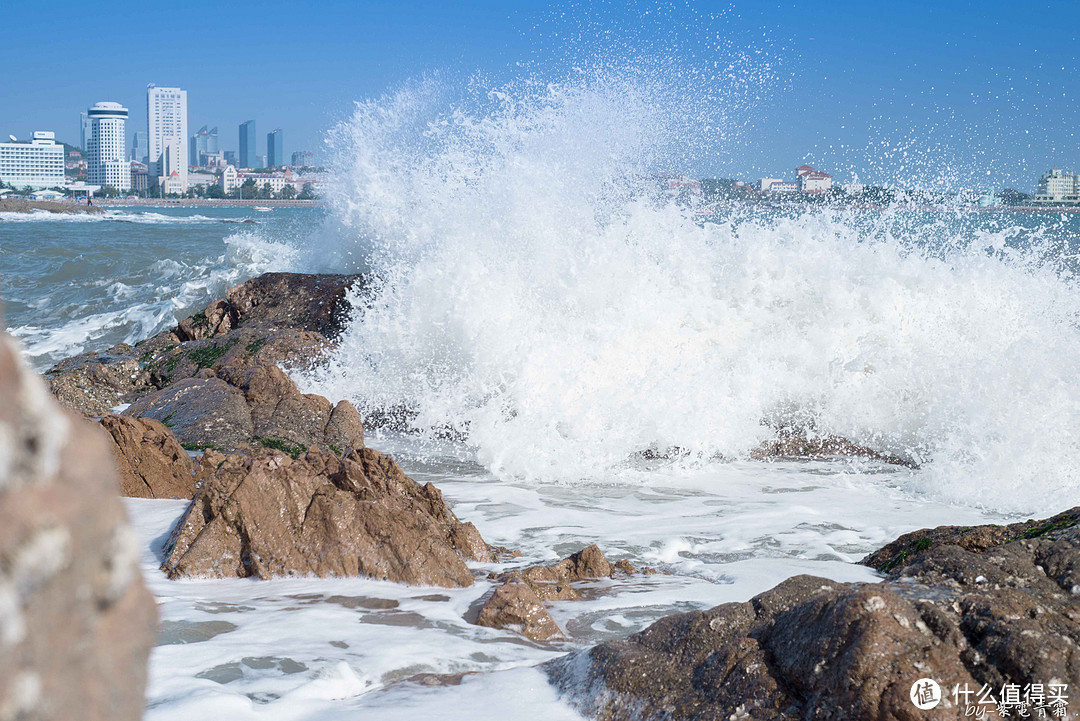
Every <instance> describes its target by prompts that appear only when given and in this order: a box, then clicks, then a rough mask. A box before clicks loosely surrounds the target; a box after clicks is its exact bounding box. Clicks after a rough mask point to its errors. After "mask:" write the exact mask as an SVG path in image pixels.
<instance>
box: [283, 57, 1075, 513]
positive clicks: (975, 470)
mask: <svg viewBox="0 0 1080 721" xmlns="http://www.w3.org/2000/svg"><path fill="white" fill-rule="evenodd" d="M442 90H443V89H442V88H439V87H431V86H430V83H428V84H424V83H421V84H418V85H414V86H411V87H408V88H405V89H403V90H402V91H401V92H398V93H396V94H392V95H388V96H386V97H384V98H381V99H379V100H377V101H371V102H368V103H362V104H359V105H358V108H357V111H356V113H355V116H354V117H353V118H352V119H351V120H350V121H349V122H347V123H344V124H343V125H341V126H340V127H339V128H337V129H336V131H335V132H334V133H333V134H332V136H331V140H332V145H333V147H334V148H335V149H336V150H337V152H338V153H339V157H338V175H337V181H336V183H335V184H334V185H333V188H332V194H331V203H332V208H333V210H334V214H335V217H336V218H337V221H338V224H339V226H340V229H339V232H338V233H337V235H336V237H334V238H331V239H326V240H325V241H324V242H325V245H324V246H323V247H322V248H320V252H323V253H326V254H331V255H332V254H338V255H347V254H355V255H360V256H362V257H363V258H364V262H365V263H366V264H367V266H369V267H370V269H371V271H372V273H373V277H374V278H375V279H376V281H375V282H374V283H373V284H372V286H371V287H370V288H369V290H368V291H367V292H366V293H365V295H363V296H362V297H357V298H356V299H355V301H356V303H355V304H356V307H357V309H358V310H357V311H356V314H355V318H354V320H353V322H352V323H351V324H350V326H349V328H348V329H347V331H346V333H345V334H344V337H343V339H342V342H341V345H340V347H339V349H338V350H337V352H336V355H335V356H334V358H333V359H332V361H331V362H330V363H328V364H327V365H326V366H324V367H321V368H319V369H317V370H316V371H313V372H311V373H309V374H307V375H306V376H305V377H304V378H303V382H304V383H305V385H306V386H307V387H308V388H310V389H312V390H317V391H318V392H321V393H323V394H326V395H330V396H334V397H349V398H351V399H352V400H353V401H354V402H356V403H357V404H358V405H359V406H360V407H361V408H362V409H363V410H364V411H365V412H366V413H368V414H370V415H376V414H385V413H386V412H390V411H394V410H395V409H402V408H404V409H407V410H408V413H409V418H410V423H411V424H412V425H413V426H414V428H415V429H417V430H419V431H431V429H439V430H445V429H451V430H453V431H454V432H457V433H460V434H461V435H462V436H463V437H464V438H465V439H466V440H467V442H468V443H469V444H470V445H472V446H473V447H474V448H475V449H476V454H477V457H478V459H479V460H480V461H481V462H482V463H483V464H485V465H486V466H487V467H489V468H490V469H491V470H492V471H494V472H495V473H498V474H500V475H503V476H512V477H516V478H540V479H561V480H574V479H579V478H597V477H603V476H605V475H608V474H611V473H613V472H614V471H615V469H617V468H619V467H620V464H624V463H625V462H626V460H627V458H628V457H631V456H633V455H634V454H636V453H638V452H640V451H642V450H646V449H666V448H671V447H677V448H679V449H681V451H682V453H683V456H682V457H683V458H691V459H697V460H699V461H701V460H704V461H708V460H709V459H714V458H717V457H723V458H740V457H746V456H747V455H748V454H749V453H750V452H751V451H752V450H753V449H754V448H756V447H757V446H758V445H759V444H761V443H762V442H763V441H765V440H767V439H769V438H771V437H773V436H774V435H775V434H776V432H777V429H778V428H791V427H796V428H800V429H803V430H806V431H807V432H809V433H815V434H835V435H839V436H843V437H846V438H848V439H850V440H852V441H854V442H856V443H859V444H862V445H866V446H869V447H871V448H873V449H876V450H878V451H881V452H883V453H889V454H893V455H899V456H902V457H905V458H907V459H909V460H911V461H913V462H915V463H917V464H919V465H920V466H921V469H920V470H919V471H918V472H916V473H912V474H911V477H910V479H909V480H908V481H906V482H907V483H909V484H910V485H911V487H913V488H915V489H916V490H918V491H920V492H924V493H927V494H929V495H933V496H935V497H937V498H943V499H946V500H949V501H955V502H958V503H963V504H966V505H985V506H987V507H992V508H996V509H1013V510H1020V509H1031V508H1035V507H1039V506H1044V507H1046V506H1052V507H1060V506H1062V505H1063V504H1069V505H1072V504H1076V503H1080V442H1078V441H1077V439H1076V435H1075V433H1074V432H1073V430H1072V429H1073V428H1074V427H1075V426H1076V425H1077V423H1078V422H1080V385H1078V384H1077V383H1076V380H1075V379H1076V376H1077V371H1078V367H1077V366H1078V362H1077V360H1076V359H1078V358H1080V329H1078V326H1077V309H1078V308H1080V287H1078V285H1077V282H1076V279H1075V276H1074V274H1073V270H1072V267H1071V262H1072V261H1071V256H1070V253H1069V251H1068V248H1067V247H1066V246H1065V244H1064V242H1063V241H1062V240H1061V238H1064V237H1065V236H1067V235H1068V233H1065V232H1063V231H1062V228H1061V227H1060V225H1059V226H1055V225H1054V224H1053V223H1060V222H1066V221H1056V220H1055V221H1052V222H1051V221H1045V222H1047V223H1048V225H1046V226H1045V227H1044V226H1031V225H1030V224H1027V225H1025V224H1024V222H1020V221H1017V224H1016V225H1015V226H1010V225H1009V224H1008V223H1009V222H1012V221H1004V220H1003V221H1000V222H999V223H998V225H996V226H988V225H986V224H985V223H984V224H983V225H978V223H979V222H982V221H981V220H980V219H974V220H972V219H970V218H968V216H966V215H961V214H955V215H942V214H939V215H934V214H920V213H911V212H903V211H899V210H894V211H890V212H885V213H880V214H877V213H868V212H856V211H839V210H817V211H808V212H794V211H789V212H784V213H779V212H772V213H755V212H751V211H732V212H731V213H729V214H728V215H726V216H724V217H723V218H720V219H717V222H708V223H703V222H701V221H700V220H697V219H695V217H694V214H693V213H691V212H688V210H687V209H686V208H684V207H681V206H679V205H678V204H677V203H674V202H667V201H666V198H665V196H664V195H663V193H659V194H658V193H657V192H655V190H656V188H657V180H656V174H657V173H658V172H659V171H661V170H664V169H666V168H664V167H663V163H664V162H665V158H666V157H669V156H665V155H664V154H663V153H660V152H657V151H658V149H660V148H662V146H663V145H665V144H670V141H671V139H672V136H671V135H670V134H668V133H669V124H668V122H667V120H668V118H670V117H671V116H672V114H673V113H674V111H675V110H677V108H673V106H672V105H671V103H670V102H667V100H666V99H665V98H660V99H659V100H658V94H657V92H656V90H655V89H654V88H651V87H650V86H649V85H648V83H643V82H640V80H639V79H637V78H633V77H617V78H611V77H604V78H588V79H581V80H578V81H572V82H569V83H567V84H563V85H546V86H544V87H542V88H536V87H527V88H525V89H524V90H521V89H520V88H518V89H517V91H518V92H517V94H515V91H514V90H507V89H505V88H501V89H499V90H497V91H492V92H491V93H490V94H489V97H490V99H491V102H490V103H489V104H488V105H487V106H486V107H482V108H480V109H476V107H475V106H474V107H472V108H470V107H465V106H463V105H453V104H450V105H447V104H445V98H444V97H443V95H442ZM661 100H662V102H661ZM1070 222H1071V221H1070Z"/></svg>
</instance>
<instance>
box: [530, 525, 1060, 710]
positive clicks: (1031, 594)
mask: <svg viewBox="0 0 1080 721" xmlns="http://www.w3.org/2000/svg"><path fill="white" fill-rule="evenodd" d="M1078 513H1080V509H1074V510H1073V511H1071V512H1069V513H1068V514H1062V515H1061V516H1056V517H1054V519H1048V520H1047V521H1042V522H1028V523H1027V524H1019V525H1021V526H1023V527H1024V528H1026V530H1025V531H1023V532H1022V533H1020V535H1019V536H1012V537H1009V536H1008V535H995V534H999V533H1000V530H994V529H995V528H997V529H1000V528H1010V527H988V528H986V529H985V530H984V531H975V529H966V530H965V531H962V532H961V531H958V530H957V529H951V528H946V529H934V531H928V532H923V534H924V535H922V536H917V537H916V538H934V539H936V540H935V541H934V542H933V543H931V544H930V545H929V546H927V545H926V544H919V545H920V546H925V547H922V548H920V550H919V552H918V554H917V555H915V556H914V557H912V556H910V554H909V557H907V558H905V559H904V561H903V562H902V563H893V560H894V559H895V557H896V554H898V553H899V551H895V550H894V551H893V552H891V553H890V554H885V555H884V556H882V557H880V558H879V559H878V560H883V559H888V560H887V561H886V563H891V564H892V569H893V570H892V571H891V572H890V573H889V575H888V576H887V577H886V578H885V580H884V581H883V582H882V583H880V584H843V583H835V582H833V581H829V580H827V579H823V578H815V577H812V576H797V577H795V578H791V579H788V580H787V581H785V582H783V583H781V584H780V585H778V586H777V587H775V588H773V589H772V590H770V591H767V592H765V593H763V594H761V595H759V596H756V597H754V598H753V599H751V600H750V601H748V602H746V603H729V604H724V605H722V606H717V607H716V608H713V609H711V610H708V611H696V612H692V613H684V614H677V615H673V616H668V617H666V618H663V619H661V620H660V621H657V622H656V623H655V624H653V625H652V626H650V627H649V628H647V629H646V630H644V631H642V632H640V633H637V634H634V635H633V636H630V637H629V638H627V639H624V640H620V641H612V642H607V643H603V644H600V645H599V646H596V647H594V648H592V649H588V650H584V651H580V652H576V653H574V654H571V655H569V656H567V657H563V658H561V659H557V660H555V661H553V662H550V663H549V664H547V665H546V670H547V672H548V674H549V676H550V678H551V680H552V682H553V683H554V684H555V685H556V686H557V687H558V688H560V689H561V690H562V691H563V692H564V694H565V695H566V696H567V698H568V699H569V700H570V701H571V703H573V704H574V705H575V706H576V707H577V708H578V709H579V710H581V711H582V712H583V713H584V714H586V715H587V716H589V717H592V718H600V719H614V718H626V717H630V716H633V717H634V718H640V719H646V720H648V719H670V720H671V721H679V720H680V719H727V718H738V719H805V718H821V719H854V718H866V719H871V718H872V719H928V718H929V719H955V718H959V717H964V716H966V715H968V713H969V711H968V706H969V705H971V706H972V707H973V709H974V710H976V711H977V710H978V709H977V707H978V699H977V698H973V697H968V696H964V692H965V691H967V690H970V691H972V692H973V694H972V696H974V697H977V695H978V692H979V691H980V689H982V687H983V685H984V684H985V685H988V686H990V687H991V689H992V690H993V693H994V695H995V698H996V697H997V695H998V694H999V691H1000V689H1001V688H1002V687H1003V685H1005V684H1016V685H1018V687H1019V688H1021V689H1023V688H1025V686H1026V685H1027V684H1044V687H1045V688H1049V684H1052V683H1058V684H1068V685H1069V686H1071V687H1074V688H1075V687H1076V685H1077V684H1080V528H1078V527H1077V526H1076V525H1075V523H1076V519H1077V514H1078ZM973 531H974V532H973ZM1025 533H1026V534H1027V537H1026V538H1025V537H1024V534H1025ZM960 537H965V538H969V539H972V538H980V539H982V540H980V541H979V542H977V543H971V544H969V547H968V548H965V547H963V546H961V545H957V544H955V543H950V542H949V541H950V540H956V539H957V538H960ZM995 538H996V539H1005V542H1000V541H999V542H997V543H995V540H994V539H995ZM939 541H940V542H939ZM901 542H903V543H902V544H901V545H900V546H896V545H894V544H890V545H894V549H895V548H897V547H906V544H908V543H910V541H908V540H904V539H901V541H898V544H900V543H901ZM987 543H989V544H990V545H987ZM873 559H874V556H871V557H870V559H868V560H869V561H871V562H873ZM923 678H931V679H933V680H934V681H936V682H937V684H939V686H940V688H941V690H942V695H941V699H940V702H939V704H938V705H937V706H936V707H935V708H932V709H927V710H920V709H918V708H916V707H915V706H914V704H913V703H912V701H911V700H910V694H911V692H912V689H913V686H914V685H915V683H916V682H918V681H919V680H920V679H923ZM954 689H956V690H957V692H958V693H957V694H956V695H955V696H954V693H953V692H954ZM957 701H959V703H957ZM983 710H984V711H985V710H986V708H985V707H984V709H983ZM1011 712H1012V713H1013V714H1014V715H1016V713H1017V712H1016V709H1015V708H1013V709H1011ZM1029 712H1030V714H1031V717H1035V713H1036V712H1035V711H1032V710H1030V709H1029ZM1051 712H1052V710H1048V711H1047V715H1048V716H1049V715H1050V714H1051ZM990 713H996V710H990Z"/></svg>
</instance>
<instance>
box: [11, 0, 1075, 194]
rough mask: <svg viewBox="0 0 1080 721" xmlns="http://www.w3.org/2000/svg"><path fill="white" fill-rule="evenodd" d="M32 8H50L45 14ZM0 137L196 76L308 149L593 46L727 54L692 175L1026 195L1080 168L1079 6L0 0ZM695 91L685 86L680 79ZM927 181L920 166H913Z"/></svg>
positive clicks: (215, 97)
mask: <svg viewBox="0 0 1080 721" xmlns="http://www.w3.org/2000/svg"><path fill="white" fill-rule="evenodd" d="M43 8H44V11H43ZM0 20H2V22H0V134H3V135H5V136H6V135H7V134H8V133H13V134H16V135H17V136H19V137H20V138H24V137H26V136H27V135H28V134H29V132H30V131H31V130H54V131H56V133H57V135H58V137H59V138H60V139H62V140H66V141H68V142H72V143H74V144H77V143H78V127H79V126H78V121H79V112H80V111H83V110H85V109H86V108H87V107H89V106H90V105H92V104H93V103H95V102H98V101H102V100H112V101H117V102H120V103H123V104H124V105H126V106H127V107H128V108H129V109H130V111H131V115H130V119H129V122H128V133H129V135H130V134H131V133H133V132H134V131H135V130H142V129H145V125H146V85H147V84H148V83H155V84H157V85H161V86H179V87H182V88H184V89H186V90H187V91H188V128H189V132H192V133H193V132H195V131H196V130H197V129H198V128H200V127H201V126H203V125H209V126H211V127H212V126H217V127H218V128H219V137H220V142H221V147H222V148H223V149H226V150H235V149H236V148H237V146H238V129H237V128H238V126H239V124H240V123H241V122H243V121H245V120H249V119H254V120H255V121H256V124H257V136H258V139H259V152H260V153H263V152H265V143H266V140H265V135H266V133H267V132H269V131H270V130H273V129H274V128H281V129H282V130H283V133H284V144H285V148H284V149H285V155H286V157H288V156H289V155H290V154H291V153H292V152H293V151H297V150H310V151H314V152H318V151H319V150H320V148H322V147H323V138H324V134H325V133H326V131H327V130H328V129H329V128H331V127H332V126H333V125H335V124H336V123H338V122H341V121H342V120H344V119H345V118H347V117H348V115H349V114H350V112H351V109H352V107H353V103H354V102H355V101H358V100H364V99H367V98H371V97H377V96H379V95H380V94H382V93H385V92H387V91H390V90H392V89H394V88H395V87H397V86H399V85H401V84H402V83H405V82H408V81H409V80H411V79H415V78H418V77H420V76H423V75H425V74H430V73H448V74H450V75H452V76H458V77H467V76H472V75H475V74H482V75H484V76H486V77H490V78H493V82H496V83H497V82H503V81H507V80H510V79H512V78H513V77H514V76H515V74H519V73H521V72H523V70H522V68H528V69H529V70H528V72H536V71H537V70H538V69H539V70H541V71H543V72H546V73H548V74H549V75H550V76H551V77H552V78H558V76H559V73H561V72H565V71H566V70H567V69H568V68H570V67H572V66H575V65H588V64H589V63H590V62H592V61H594V60H595V58H596V57H597V56H603V55H607V56H626V57H634V58H637V61H638V62H640V61H641V59H642V58H646V61H645V62H649V60H648V58H651V59H652V60H653V61H655V60H656V59H657V58H661V57H663V58H667V59H671V60H673V62H674V63H675V64H676V65H677V64H679V63H683V62H684V63H686V64H687V65H691V66H695V67H719V68H724V67H734V68H735V70H734V71H733V72H734V74H735V76H731V75H730V74H729V75H724V74H723V73H721V74H719V75H718V77H717V78H714V79H712V80H709V81H708V83H706V84H713V85H716V84H724V83H727V84H729V85H730V86H731V87H730V88H724V87H721V88H716V87H713V88H712V89H707V88H704V87H702V88H701V95H702V98H703V102H710V103H716V104H717V105H723V106H724V107H723V108H722V111H719V112H718V114H719V115H721V116H722V118H723V121H722V122H723V123H724V124H725V126H726V127H725V132H724V133H723V134H722V135H720V136H717V137H716V138H714V140H713V146H714V147H712V148H711V151H712V152H703V153H701V154H700V156H699V157H697V158H696V159H695V160H694V161H693V162H692V163H691V164H692V165H694V167H688V168H683V169H679V170H683V171H685V172H688V173H690V174H692V175H697V176H699V177H704V176H710V175H721V176H727V177H737V178H742V179H747V180H750V179H754V178H757V177H761V176H766V175H768V176H773V177H787V176H789V175H791V174H792V172H793V169H794V168H795V167H796V166H798V165H800V164H802V163H804V162H810V163H811V164H814V165H817V166H819V167H821V168H822V169H824V170H828V171H830V172H832V173H833V174H834V175H835V176H836V177H837V178H838V179H839V180H841V181H844V180H847V179H849V177H850V176H851V175H852V174H855V173H857V174H858V175H859V176H860V178H861V179H863V180H864V181H869V182H882V183H895V184H900V185H911V186H919V185H932V186H933V185H937V186H942V187H950V186H951V187H954V188H956V187H969V186H978V185H984V186H985V187H990V188H997V189H1000V188H1002V187H1007V186H1011V187H1017V188H1020V189H1022V190H1026V191H1031V190H1032V189H1033V186H1034V183H1035V180H1036V179H1037V177H1038V175H1039V174H1041V173H1042V172H1044V171H1045V170H1046V169H1048V168H1050V167H1063V168H1067V169H1076V170H1080V120H1078V118H1080V113H1078V110H1080V106H1078V100H1080V73H1078V72H1077V59H1078V55H1080V43H1078V39H1080V1H1078V0H1051V1H1046V0H1042V1H1033V2H1016V1H1015V0H1008V1H1004V0H984V1H983V2H966V1H958V0H936V1H934V2H930V1H926V0H905V2H901V3H874V2H867V1H866V0H858V1H857V2H856V1H851V0H833V1H832V2H828V3H824V2H820V1H819V0H818V1H804V0H794V1H793V0H788V1H787V2H776V1H775V0H774V1H772V2H769V1H761V0H757V1H749V0H746V1H744V0H733V1H732V2H713V3H709V2H655V1H654V2H606V1H603V0H597V1H593V2H577V3H543V2H530V3H526V2H473V1H467V0H466V1H463V2H407V1H400V2H363V1H356V2H308V3H300V2H295V0H293V1H291V2H278V1H276V0H270V1H263V2H258V3H241V2H230V3H221V2H201V1H199V0H196V1H194V2H184V3H182V4H175V3H173V4H157V3H154V4H151V3H142V2H140V3H134V2H131V3H128V2H108V1H107V0H103V1H102V2H99V3H96V4H94V5H86V4H85V3H74V2H70V3H69V2H53V3H49V4H47V5H46V6H42V5H40V4H36V3H29V2H14V3H9V4H6V5H5V7H4V8H3V10H2V11H0ZM686 92H690V93H693V92H695V90H694V88H692V87H691V88H689V89H688V90H687V91H686ZM920 181H925V182H920Z"/></svg>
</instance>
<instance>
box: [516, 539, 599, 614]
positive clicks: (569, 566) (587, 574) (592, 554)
mask: <svg viewBox="0 0 1080 721" xmlns="http://www.w3.org/2000/svg"><path fill="white" fill-rule="evenodd" d="M520 573H521V576H522V578H523V579H524V580H525V582H526V583H528V584H529V586H530V587H531V588H532V589H533V591H534V592H535V593H536V595H537V596H539V597H540V598H542V599H543V600H545V601H576V600H577V599H579V598H581V596H580V595H579V594H578V592H577V591H576V590H575V589H574V587H573V586H572V585H571V584H573V583H575V582H577V581H585V580H588V579H597V578H610V577H611V576H613V575H614V574H615V567H614V566H612V565H611V563H610V562H609V561H608V560H607V557H606V556H604V553H603V552H602V551H601V550H600V548H599V547H598V546H597V545H596V544H593V545H591V546H587V547H585V548H583V549H581V550H580V551H578V552H577V553H574V554H571V555H570V556H568V557H566V558H564V559H563V560H561V561H559V562H558V563H556V564H554V565H552V566H530V567H528V568H525V569H523V570H522V571H521V572H520Z"/></svg>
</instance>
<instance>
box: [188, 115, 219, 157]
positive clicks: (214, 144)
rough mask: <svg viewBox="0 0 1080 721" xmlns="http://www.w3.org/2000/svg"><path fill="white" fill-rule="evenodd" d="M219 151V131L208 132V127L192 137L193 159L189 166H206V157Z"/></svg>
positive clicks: (200, 129) (202, 128)
mask: <svg viewBox="0 0 1080 721" xmlns="http://www.w3.org/2000/svg"><path fill="white" fill-rule="evenodd" d="M217 151H218V129H217V128H214V129H213V130H207V129H206V126H205V125H204V126H202V127H201V128H199V132H197V133H195V134H194V135H192V136H191V157H190V158H189V159H188V164H189V165H206V158H205V156H207V155H209V154H211V153H216V152H217Z"/></svg>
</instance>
